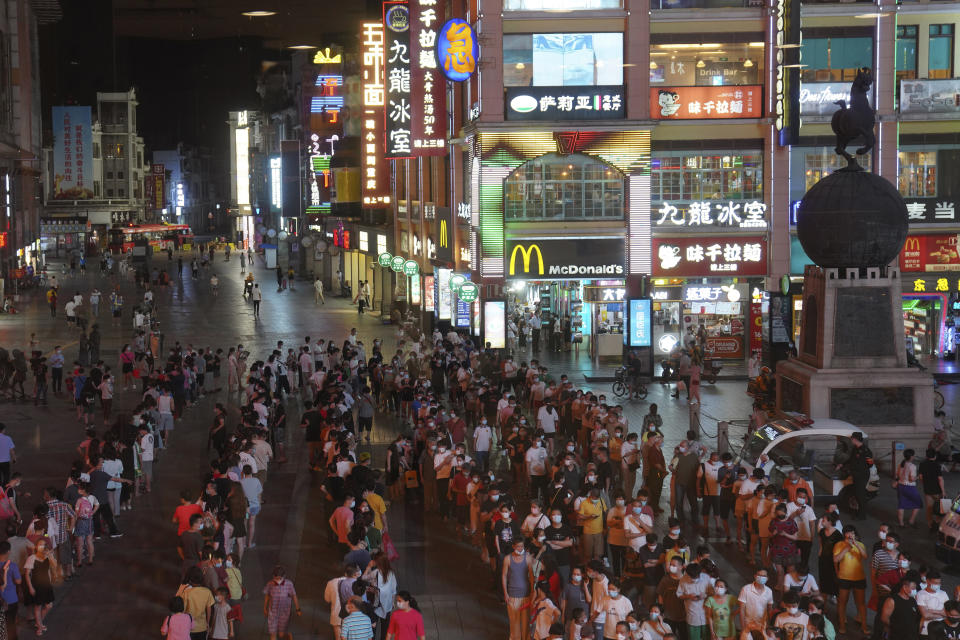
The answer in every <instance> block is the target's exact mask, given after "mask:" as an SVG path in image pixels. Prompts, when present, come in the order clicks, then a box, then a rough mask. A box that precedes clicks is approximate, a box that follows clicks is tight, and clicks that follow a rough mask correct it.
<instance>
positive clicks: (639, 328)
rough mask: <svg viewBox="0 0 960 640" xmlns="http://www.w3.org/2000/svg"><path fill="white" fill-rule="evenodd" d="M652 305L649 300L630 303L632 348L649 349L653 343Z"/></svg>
mask: <svg viewBox="0 0 960 640" xmlns="http://www.w3.org/2000/svg"><path fill="white" fill-rule="evenodd" d="M651 315H652V313H651V304H650V300H648V299H641V300H631V301H630V346H631V347H649V346H650V345H651V344H652V343H653V335H652V334H653V323H652V320H651Z"/></svg>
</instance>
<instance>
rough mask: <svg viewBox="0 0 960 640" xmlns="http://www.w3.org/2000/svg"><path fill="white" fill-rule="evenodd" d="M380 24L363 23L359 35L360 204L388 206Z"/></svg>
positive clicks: (381, 32) (381, 28)
mask: <svg viewBox="0 0 960 640" xmlns="http://www.w3.org/2000/svg"><path fill="white" fill-rule="evenodd" d="M383 31H384V29H383V23H382V22H364V23H363V28H362V31H361V34H360V42H361V47H362V50H363V59H362V62H363V129H362V131H363V145H362V147H363V152H362V156H363V179H362V184H363V189H362V192H363V206H364V207H378V208H382V207H386V206H389V205H390V179H389V178H390V176H389V174H388V172H387V168H386V162H385V160H384V157H383V108H384V98H385V87H384V82H383V78H384V76H383V65H384V62H385V60H386V59H385V58H384V51H383V43H384V35H383Z"/></svg>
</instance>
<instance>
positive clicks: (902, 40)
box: [897, 24, 917, 86]
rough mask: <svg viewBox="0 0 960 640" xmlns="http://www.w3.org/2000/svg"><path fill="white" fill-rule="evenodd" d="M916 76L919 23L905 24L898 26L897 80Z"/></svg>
mask: <svg viewBox="0 0 960 640" xmlns="http://www.w3.org/2000/svg"><path fill="white" fill-rule="evenodd" d="M916 77H917V25H915V24H905V25H902V26H899V27H897V80H913V79H914V78H916ZM898 86H899V83H898Z"/></svg>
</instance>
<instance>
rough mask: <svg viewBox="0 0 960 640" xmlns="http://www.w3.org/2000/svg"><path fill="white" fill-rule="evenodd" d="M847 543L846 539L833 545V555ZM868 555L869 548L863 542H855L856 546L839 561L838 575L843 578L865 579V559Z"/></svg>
mask: <svg viewBox="0 0 960 640" xmlns="http://www.w3.org/2000/svg"><path fill="white" fill-rule="evenodd" d="M846 545H847V541H846V540H841V541H840V542H838V543H836V544H835V545H833V555H837V554H838V553H840V551H841V550H842V549H843V548H844V547H845V546H846ZM866 557H867V548H866V547H864V546H863V543H862V542H855V543H854V548H853V549H851V550H850V551H848V552H847V554H846V555H845V556H843V558H841V559H840V562H838V563H837V577H838V578H840V579H841V580H863V579H864V578H865V577H866V576H864V574H863V559H864V558H866Z"/></svg>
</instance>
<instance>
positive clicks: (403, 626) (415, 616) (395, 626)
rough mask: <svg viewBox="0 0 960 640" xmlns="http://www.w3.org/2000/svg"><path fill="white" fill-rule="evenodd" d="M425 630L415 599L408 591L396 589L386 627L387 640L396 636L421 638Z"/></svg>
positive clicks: (394, 639) (421, 639)
mask: <svg viewBox="0 0 960 640" xmlns="http://www.w3.org/2000/svg"><path fill="white" fill-rule="evenodd" d="M424 637H426V631H425V630H424V627H423V615H422V614H421V613H420V607H419V606H417V601H416V600H415V599H414V598H413V596H411V595H410V592H409V591H398V592H397V599H396V603H395V607H394V609H393V613H391V614H390V626H389V627H387V640H397V638H417V640H423V638H424Z"/></svg>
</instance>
